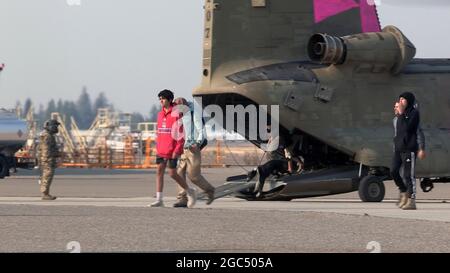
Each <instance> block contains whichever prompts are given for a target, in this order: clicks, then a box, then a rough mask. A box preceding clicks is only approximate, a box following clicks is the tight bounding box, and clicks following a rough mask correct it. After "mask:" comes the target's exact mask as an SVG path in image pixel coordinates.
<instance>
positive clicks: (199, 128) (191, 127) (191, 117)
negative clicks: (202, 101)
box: [182, 102, 206, 149]
mask: <svg viewBox="0 0 450 273" xmlns="http://www.w3.org/2000/svg"><path fill="white" fill-rule="evenodd" d="M188 107H189V111H187V112H184V113H183V118H182V121H183V128H184V148H185V149H188V148H190V147H191V146H192V145H194V144H197V146H199V145H200V144H201V143H202V141H203V140H204V139H205V138H206V133H205V129H204V126H203V119H202V112H199V113H194V104H193V103H192V102H188Z"/></svg>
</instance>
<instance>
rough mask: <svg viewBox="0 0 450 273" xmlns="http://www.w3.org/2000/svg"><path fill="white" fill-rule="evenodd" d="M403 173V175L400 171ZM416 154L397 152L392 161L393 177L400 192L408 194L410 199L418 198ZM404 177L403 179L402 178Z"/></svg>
mask: <svg viewBox="0 0 450 273" xmlns="http://www.w3.org/2000/svg"><path fill="white" fill-rule="evenodd" d="M401 170H402V171H403V175H401V174H400V171H401ZM415 171H416V153H409V152H405V153H403V152H395V153H394V158H393V159H392V167H391V176H392V178H393V179H394V182H395V184H396V185H397V187H398V189H399V190H400V192H407V193H408V196H409V197H410V198H416V178H415ZM402 176H403V178H402Z"/></svg>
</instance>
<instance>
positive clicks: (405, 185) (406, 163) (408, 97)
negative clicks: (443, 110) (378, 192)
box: [391, 92, 420, 210]
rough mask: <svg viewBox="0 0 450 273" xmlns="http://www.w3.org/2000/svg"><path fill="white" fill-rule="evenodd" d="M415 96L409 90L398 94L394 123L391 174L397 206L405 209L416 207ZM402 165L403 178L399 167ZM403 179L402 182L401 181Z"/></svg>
mask: <svg viewBox="0 0 450 273" xmlns="http://www.w3.org/2000/svg"><path fill="white" fill-rule="evenodd" d="M414 103H415V97H414V95H413V94H412V93H410V92H404V93H402V94H401V95H400V96H399V107H398V108H397V109H398V110H397V113H396V114H397V117H398V118H397V121H396V122H395V123H394V131H395V135H394V157H393V160H392V168H391V176H392V178H393V179H394V181H395V184H396V185H397V187H398V188H399V190H400V200H399V203H398V206H399V207H400V208H402V209H405V210H410V209H416V202H415V199H416V179H415V165H416V157H417V151H418V149H419V145H418V142H417V131H418V128H419V124H420V114H419V111H418V110H417V109H416V108H414ZM401 167H403V170H404V172H403V179H402V176H401V175H400V168H401ZM403 180H404V182H403Z"/></svg>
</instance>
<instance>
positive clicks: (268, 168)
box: [255, 160, 288, 192]
mask: <svg viewBox="0 0 450 273" xmlns="http://www.w3.org/2000/svg"><path fill="white" fill-rule="evenodd" d="M287 172H288V162H287V161H286V160H270V161H268V162H266V163H265V164H264V165H261V166H259V167H258V173H259V183H258V185H257V186H256V189H255V191H257V192H261V191H262V189H263V187H264V182H265V181H266V178H267V177H269V175H271V174H275V173H287Z"/></svg>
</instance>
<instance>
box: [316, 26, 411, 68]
mask: <svg viewBox="0 0 450 273" xmlns="http://www.w3.org/2000/svg"><path fill="white" fill-rule="evenodd" d="M415 54H416V48H415V46H414V45H413V44H412V43H411V42H410V41H409V40H408V38H406V36H405V35H403V33H402V32H401V31H400V30H399V29H398V28H396V27H394V26H387V27H385V28H384V29H383V30H382V32H370V33H361V34H355V35H349V36H345V37H335V36H330V35H327V34H314V35H313V36H312V37H311V38H310V40H309V43H308V55H309V57H310V58H311V60H312V61H315V62H320V63H321V64H334V65H347V64H348V65H356V66H363V67H365V68H368V69H370V70H371V71H372V72H384V71H390V72H391V73H393V74H398V73H400V71H402V69H403V68H404V67H405V65H407V64H408V63H409V62H410V61H411V60H412V59H413V58H414V56H415Z"/></svg>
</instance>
